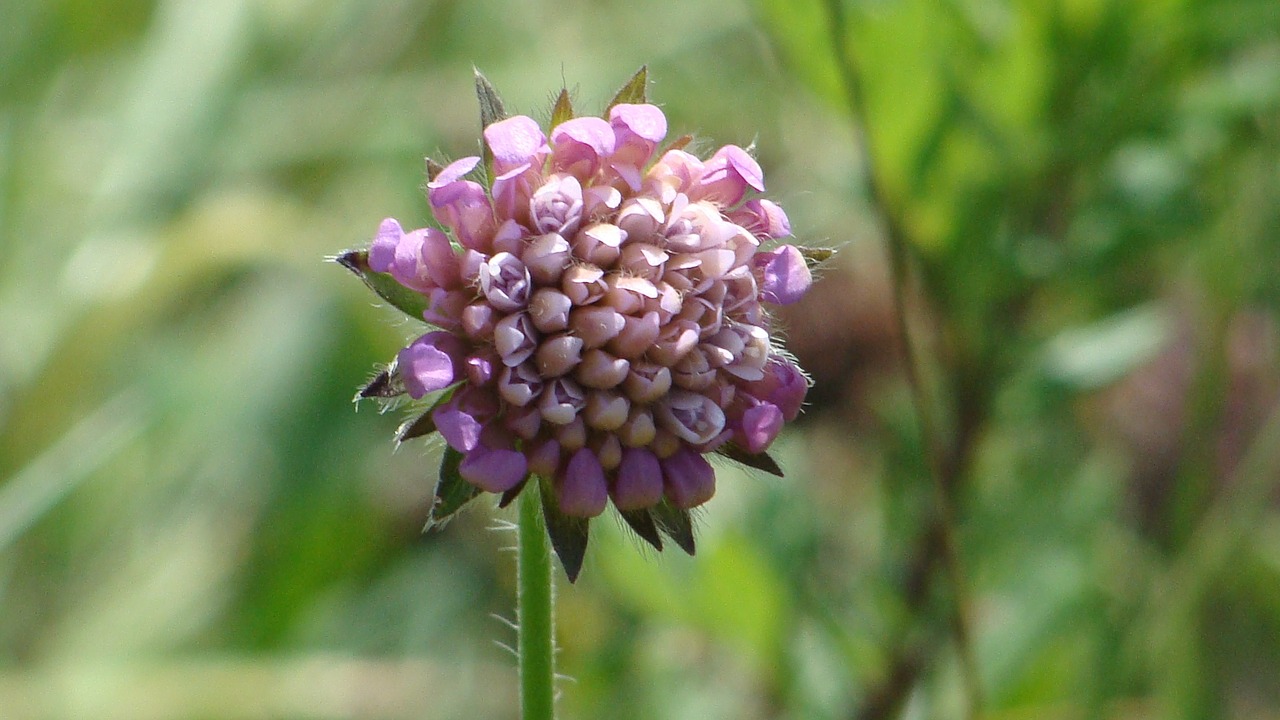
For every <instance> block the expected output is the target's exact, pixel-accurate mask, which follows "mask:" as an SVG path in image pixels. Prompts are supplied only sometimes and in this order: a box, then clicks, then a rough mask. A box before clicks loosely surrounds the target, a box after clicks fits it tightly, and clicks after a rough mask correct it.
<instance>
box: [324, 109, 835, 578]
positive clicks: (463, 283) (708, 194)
mask: <svg viewBox="0 0 1280 720" xmlns="http://www.w3.org/2000/svg"><path fill="white" fill-rule="evenodd" d="M641 88H643V85H641ZM630 95H631V96H629V97H620V99H621V100H622V101H621V102H615V103H614V104H613V105H612V106H611V108H610V110H609V111H608V112H607V113H606V116H605V117H604V118H600V117H569V118H561V119H560V121H559V122H558V123H557V124H556V125H555V126H554V127H553V128H551V129H550V130H548V131H545V132H544V130H543V129H542V128H540V127H539V126H538V124H537V123H536V122H535V121H534V120H532V119H530V118H528V117H524V116H516V117H509V118H501V119H498V120H496V121H494V122H491V123H490V124H489V125H488V126H487V127H486V128H485V130H484V139H485V157H484V158H483V162H484V163H486V164H487V167H488V168H489V171H490V172H489V173H488V176H489V177H492V178H493V180H492V182H490V183H489V184H488V186H486V185H484V184H481V182H479V181H478V180H477V179H476V178H478V177H479V175H480V174H479V173H477V172H476V170H477V168H479V167H480V166H481V163H482V158H480V157H471V158H463V159H461V160H458V161H456V162H454V163H452V164H450V165H448V166H447V167H444V168H443V169H440V170H439V171H438V172H437V173H436V174H435V176H434V177H433V178H432V179H431V181H430V182H429V183H428V186H427V188H428V192H427V194H428V198H429V200H430V205H431V208H432V211H433V213H434V215H435V219H436V221H437V222H438V223H439V224H440V225H441V226H442V229H436V228H426V229H421V230H413V231H411V232H405V231H404V230H403V229H402V228H401V226H400V224H399V223H398V222H396V221H395V220H393V219H387V220H384V221H383V222H382V224H381V226H380V227H379V228H378V231H377V233H376V235H375V237H374V240H373V244H372V246H371V248H370V250H369V251H368V253H367V263H366V265H367V267H366V268H365V271H366V272H365V274H366V275H367V277H366V278H365V279H366V281H367V282H369V284H370V285H371V286H373V287H374V289H375V290H377V291H378V292H379V294H381V295H383V297H385V298H387V299H388V300H389V301H390V302H392V304H394V305H396V306H397V307H401V308H402V309H405V308H408V309H409V310H410V311H411V312H413V313H414V314H416V315H418V316H419V317H420V319H423V320H426V321H427V322H429V323H431V324H432V325H435V326H436V327H437V328H438V329H437V330H434V331H432V332H429V333H427V334H425V335H423V336H422V337H420V338H418V339H417V340H415V341H414V342H413V343H412V344H410V345H409V346H408V347H406V348H405V349H404V350H402V351H401V352H400V354H399V356H398V359H397V362H396V363H395V365H394V366H393V367H394V370H393V371H392V372H394V373H395V374H397V375H398V376H399V378H398V384H397V385H395V386H396V387H402V388H404V391H405V392H407V393H408V394H409V395H411V396H412V397H413V398H415V399H422V398H426V401H427V402H428V403H430V406H429V408H428V410H427V414H428V415H429V418H427V419H426V420H424V419H420V420H417V421H412V422H413V425H414V427H415V428H420V427H425V426H430V427H431V428H433V429H435V430H437V431H439V433H440V434H441V435H442V436H443V437H444V439H445V442H446V443H447V444H448V446H449V449H448V451H447V453H448V454H447V456H446V464H445V465H446V467H445V470H442V480H441V483H442V486H443V485H444V484H445V483H446V482H454V483H468V484H469V485H470V486H471V488H472V492H471V494H472V495H474V494H475V493H477V492H480V491H484V492H494V493H503V494H504V495H503V497H504V501H505V502H509V501H510V500H511V498H513V497H514V494H515V493H518V492H521V491H522V488H524V486H525V485H526V484H527V481H528V480H529V478H530V477H535V478H536V479H537V481H536V482H537V484H538V485H539V486H540V487H541V492H543V494H544V506H545V507H546V508H547V509H548V510H547V511H548V512H554V513H557V514H558V516H562V517H565V518H570V519H573V518H578V519H581V520H583V521H582V522H578V523H577V524H571V525H572V526H573V527H581V528H582V530H581V532H582V534H583V537H582V540H583V542H582V543H581V544H582V546H583V547H585V533H586V527H587V525H586V522H585V519H587V518H590V517H594V516H596V515H599V514H600V513H602V512H604V511H605V510H606V508H607V506H608V505H609V504H610V502H612V504H613V505H614V506H615V507H616V508H617V510H618V511H619V512H620V513H621V514H622V517H623V518H624V519H625V520H626V521H627V522H628V523H630V524H631V525H632V527H634V528H635V529H636V530H637V532H638V533H639V534H640V535H641V536H642V537H644V538H645V539H646V540H649V541H650V542H651V543H653V544H654V545H655V546H657V547H659V549H661V540H660V538H659V537H658V534H657V532H656V531H655V528H657V529H661V530H663V531H664V532H666V534H668V535H669V536H671V537H672V538H673V539H675V540H676V541H677V542H678V543H679V544H681V545H682V547H686V549H689V550H692V537H691V535H690V536H689V537H688V538H684V537H682V536H681V534H680V531H679V530H678V529H677V530H672V527H673V525H672V522H671V521H670V518H671V517H672V513H675V517H683V518H684V519H683V524H684V526H686V527H687V526H688V518H687V511H688V510H689V509H690V508H693V507H696V506H699V505H701V504H703V503H705V502H707V501H708V500H710V499H711V497H712V496H713V495H714V494H715V486H716V479H715V471H714V469H713V468H712V466H711V465H710V464H709V463H708V461H707V458H706V456H707V455H708V454H709V453H713V452H717V453H721V454H725V455H727V456H729V457H731V458H733V459H736V460H739V461H743V462H746V463H747V464H749V465H754V466H755V467H760V468H763V469H766V470H772V471H776V467H777V466H776V465H775V464H774V463H773V462H772V460H768V459H767V455H765V454H764V453H766V451H767V450H768V448H769V445H770V443H772V442H773V440H774V438H776V437H777V436H778V434H779V432H780V431H781V429H782V427H783V425H784V423H785V422H788V421H791V420H794V419H795V417H796V414H797V413H798V412H799V410H800V406H801V404H802V402H803V399H804V395H805V391H806V390H807V387H808V383H807V380H806V379H805V376H804V374H803V373H802V372H801V370H800V369H799V368H798V367H797V366H796V365H795V363H794V362H793V361H792V360H790V359H789V357H788V356H787V355H786V354H785V353H784V352H783V350H782V348H781V347H780V345H779V342H778V339H777V337H776V336H775V335H774V334H772V332H771V330H772V328H771V325H772V320H771V315H770V311H769V306H770V305H771V304H786V303H791V302H795V301H796V300H798V299H799V298H800V297H801V296H802V295H803V294H804V292H805V290H806V289H807V288H808V287H809V285H810V283H811V282H812V278H811V276H810V274H809V269H808V266H807V265H806V262H805V258H804V256H803V255H802V254H801V252H800V251H799V250H798V249H797V248H796V247H794V246H791V245H786V244H778V243H777V240H778V239H779V238H783V237H785V236H787V235H789V234H790V225H789V223H788V221H787V217H786V215H785V213H783V211H782V209H781V208H780V207H779V206H778V205H777V204H776V203H774V202H771V201H769V200H767V199H764V198H762V197H760V196H759V194H760V193H761V192H763V191H764V187H765V186H764V176H763V172H762V171H761V169H760V166H759V164H758V163H757V162H756V161H755V159H754V158H753V157H752V156H751V155H750V153H748V152H747V151H746V150H743V149H742V148H740V147H737V146H734V145H726V146H724V147H722V148H720V149H719V150H717V151H716V152H715V153H714V154H712V155H711V156H710V157H709V158H707V159H705V160H702V159H699V158H697V157H696V156H694V155H692V154H689V153H687V152H685V151H683V150H680V149H679V146H682V144H680V145H679V146H677V147H675V148H669V149H667V150H665V151H663V150H662V149H661V144H662V142H663V141H664V140H665V137H666V132H667V122H666V118H665V116H664V115H663V113H662V111H661V110H660V109H659V108H658V107H656V106H654V105H651V104H648V103H647V102H644V98H643V90H641V92H640V97H635V93H634V92H632V93H631V94H630ZM484 99H485V98H483V97H482V102H483V100H484ZM497 106H498V107H500V104H499V105H497ZM342 259H343V261H344V263H347V260H348V259H349V258H348V256H344V258H342ZM352 262H354V261H352ZM347 264H348V265H349V266H351V263H347ZM424 418H426V416H424ZM428 420H429V422H428ZM414 432H415V434H416V433H418V431H417V430H415V431H414ZM401 434H402V436H404V435H405V434H406V433H405V431H404V430H403V429H402V433H401ZM753 458H754V459H756V460H758V462H754V461H753ZM450 462H452V465H451V464H450ZM446 471H447V473H448V474H449V478H446V477H444V475H445V474H446ZM459 478H460V479H459ZM438 494H440V493H439V492H438ZM452 509H456V508H452ZM664 518H666V520H664ZM548 525H549V526H551V525H552V523H550V522H549V523H548ZM675 525H676V526H679V525H680V523H679V522H677V523H675ZM552 533H553V537H552V540H553V543H554V541H555V540H556V537H555V530H554V529H553V530H552ZM685 540H687V543H686V542H685ZM556 548H557V551H558V552H560V554H561V559H562V561H564V562H565V566H566V569H567V570H568V571H569V574H570V576H571V577H572V576H575V575H576V574H577V570H578V566H579V565H580V563H581V557H580V555H579V556H578V557H577V558H571V557H569V558H567V557H566V556H565V553H564V552H561V546H560V545H558V544H557V546H556Z"/></svg>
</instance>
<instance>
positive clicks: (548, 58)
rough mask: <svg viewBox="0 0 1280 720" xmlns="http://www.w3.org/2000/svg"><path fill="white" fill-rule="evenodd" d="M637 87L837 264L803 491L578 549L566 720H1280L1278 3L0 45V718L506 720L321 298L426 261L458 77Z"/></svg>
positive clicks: (423, 464)
mask: <svg viewBox="0 0 1280 720" xmlns="http://www.w3.org/2000/svg"><path fill="white" fill-rule="evenodd" d="M646 63H647V64H648V66H649V71H650V77H651V78H652V80H653V82H652V84H651V86H650V97H651V99H653V100H654V101H655V102H657V103H659V104H661V105H662V107H663V108H664V110H665V111H666V113H667V116H668V119H669V122H670V125H671V128H672V132H671V135H672V136H673V137H674V136H676V135H680V134H683V133H694V134H696V136H697V137H698V138H699V139H698V144H697V147H699V148H701V149H702V150H704V151H708V150H712V149H714V148H715V147H717V146H718V145H719V144H723V143H736V144H739V145H744V146H745V145H747V144H750V143H752V142H754V143H756V151H757V155H758V157H759V159H760V161H761V164H762V165H763V167H764V168H765V172H766V179H767V181H768V183H769V186H770V191H769V197H771V198H773V199H775V200H777V201H779V202H780V203H781V204H782V205H783V206H784V207H785V208H786V209H787V211H788V212H789V214H790V217H791V221H792V225H793V228H794V229H795V231H796V235H797V237H798V240H799V242H800V243H802V244H810V245H815V246H824V247H835V248H837V249H838V250H839V253H838V255H837V257H836V259H835V260H834V261H832V262H831V263H830V264H829V265H828V266H827V267H826V268H825V269H824V270H823V271H822V273H821V275H822V281H821V282H820V283H819V285H817V286H816V287H815V289H814V291H813V292H812V293H811V294H810V295H809V297H808V298H807V299H806V300H805V301H804V302H802V303H801V304H799V305H796V306H792V307H790V308H787V310H786V312H785V313H783V315H782V318H781V320H782V324H783V325H784V326H785V327H786V328H787V330H786V335H787V336H788V337H789V342H790V347H791V348H792V349H793V350H794V351H795V352H796V354H797V355H798V356H799V357H800V359H801V361H802V362H803V363H804V364H805V365H806V367H808V368H809V369H810V371H811V372H812V373H813V375H814V377H815V380H816V381H817V385H816V387H815V389H814V390H813V392H812V395H811V401H812V406H811V407H810V409H809V410H808V412H807V413H806V414H805V415H804V416H803V417H802V419H801V421H800V422H799V423H797V424H796V425H795V426H794V427H793V428H791V429H788V430H787V431H786V432H785V433H784V435H783V437H782V438H781V439H780V440H779V441H778V443H777V444H776V445H775V450H776V455H777V457H778V458H779V461H780V462H781V463H782V464H783V466H784V467H785V468H786V470H787V478H786V479H784V480H777V479H775V478H772V477H768V476H764V475H761V474H759V473H749V472H743V471H741V470H739V469H735V468H733V467H729V466H727V465H726V466H725V467H723V468H722V469H721V470H720V473H719V477H720V482H719V492H718V494H717V497H716V498H715V499H714V500H713V501H712V502H711V503H710V504H709V505H708V506H707V507H706V510H705V512H703V513H702V514H701V515H700V536H699V540H700V548H699V553H698V556H697V557H696V558H693V559H690V558H687V557H684V556H682V555H679V554H675V553H666V554H663V555H661V556H658V555H656V554H654V553H653V552H651V551H649V550H647V549H646V548H643V547H641V546H640V543H638V542H637V541H636V540H635V539H634V538H632V537H630V536H629V535H628V534H627V533H626V532H625V531H623V530H622V529H621V528H620V523H618V522H616V521H615V520H613V519H612V518H611V517H605V518H603V519H601V520H599V521H597V522H596V523H595V524H594V530H595V532H593V535H592V543H591V547H590V549H589V551H588V554H587V559H586V564H585V566H584V569H583V573H582V577H581V578H580V579H579V581H578V583H577V584H576V585H574V586H569V585H567V584H566V583H563V582H562V583H561V585H560V587H559V588H558V615H559V628H558V635H559V645H560V648H561V649H560V654H559V658H560V671H561V672H562V673H563V674H565V675H566V676H568V677H569V678H572V679H571V680H565V681H564V682H563V683H562V684H561V686H560V690H561V694H562V699H561V701H560V709H561V714H562V715H563V716H564V717H566V718H620V719H628V718H637V719H639V718H689V719H699V720H700V719H704V718H707V719H712V718H734V719H742V718H746V719H751V718H820V719H821V718H876V717H898V716H902V715H904V714H905V716H906V717H912V718H931V717H962V716H963V713H964V708H965V707H966V705H967V700H966V691H965V689H964V688H965V683H964V681H963V677H964V672H963V663H962V662H961V660H960V659H961V658H962V657H964V656H965V655H966V654H968V655H971V656H972V657H973V659H974V661H975V665H974V666H975V667H976V671H977V675H978V678H979V680H980V685H981V691H982V692H981V694H982V716H983V717H988V718H1010V719H1012V718H1036V719H1040V718H1117V719H1129V718H1135V719H1136V718H1165V717H1169V718H1179V717H1187V718H1219V717H1221V718H1270V717H1277V716H1278V715H1280V513H1277V506H1276V500H1277V499H1278V498H1280V491H1278V490H1277V485H1280V419H1278V418H1280V415H1277V397H1278V393H1280V370H1278V368H1280V325H1278V324H1277V317H1278V315H1277V312H1278V311H1280V280H1278V277H1280V272H1278V271H1280V242H1278V240H1280V230H1278V228H1280V3H1276V2H1274V0H1220V1H1210V0H1200V1H1196V0H1184V1H1176V0H1147V1H1144V2H1121V1H1117V2H1106V1H1105V0H1061V1H1059V2H1035V1H1033V0H1016V1H1013V0H1011V1H1007V2H1001V1H998V0H936V1H926V0H876V1H873V0H865V1H862V2H846V3H844V4H843V6H841V5H840V4H839V2H838V0H831V2H817V1H816V0H795V1H794V2H792V1H788V0H762V1H761V2H758V3H754V4H752V3H746V4H744V3H741V2H733V1H732V0H723V1H719V2H677V1H676V0H660V1H658V2H651V3H635V2H621V1H616V2H586V1H585V0H563V1H560V2H555V1H552V0H541V1H537V2H527V3H501V2H496V1H491V0H470V1H467V2H422V1H418V2H408V1H402V2H394V1H386V2H376V3H366V2H357V1H355V0H327V1H324V0H312V1H306V0H260V1H257V2H251V1H250V0H217V1H210V2H187V1H185V0H171V1H169V2H156V3H151V2H141V1H129V0H115V1H114V2H92V1H90V0H65V1H63V2H57V1H50V0H46V1H44V2H40V1H36V2H24V1H22V0H0V717H4V718H93V719H97V718H120V719H122V720H125V719H128V720H134V719H142V720H145V719H149V718H157V719H159V718H193V719H195V718H210V719H212V718H229V719H238V718H255V719H256V718H489V717H495V718H497V717H515V715H516V710H515V705H514V702H515V683H516V676H515V666H514V661H513V659H512V658H511V656H510V655H509V653H508V652H507V651H506V650H504V649H503V648H502V647H501V645H502V644H506V645H511V644H513V642H514V633H513V632H512V631H511V629H510V628H509V627H508V626H507V625H505V624H504V623H503V622H502V620H501V619H500V618H510V617H511V615H512V612H513V611H512V608H513V602H514V600H513V559H512V556H511V553H510V552H508V549H509V547H510V546H511V545H512V543H513V536H512V535H511V534H510V533H509V532H508V531H505V530H502V529H495V528H496V527H498V526H500V525H501V522H502V521H510V520H512V519H513V515H512V513H511V512H509V511H496V512H495V511H492V510H491V509H490V508H489V507H487V505H488V504H489V503H487V501H486V502H481V503H477V505H481V506H484V507H477V508H474V509H472V510H470V511H468V512H466V513H464V514H463V515H462V516H461V517H460V518H458V519H457V520H455V521H454V522H452V523H451V524H450V525H449V526H448V527H447V528H445V529H444V530H442V531H439V532H433V533H431V534H428V535H422V534H421V533H420V529H421V527H422V525H423V523H424V522H425V520H426V514H427V510H428V507H429V501H430V493H431V490H432V484H433V482H434V476H435V470H436V468H437V466H438V463H439V454H440V447H439V445H431V444H430V443H410V444H408V445H406V446H404V447H402V448H400V449H399V450H398V451H395V452H393V444H392V442H391V434H392V432H393V430H394V428H395V425H396V424H397V422H398V421H399V420H400V419H401V416H400V414H399V413H396V412H392V413H388V414H385V415H379V414H378V413H377V412H376V408H375V407H374V406H373V405H369V404H366V405H363V406H361V407H360V408H359V409H360V410H361V411H362V412H359V413H357V412H355V411H354V410H353V407H352V405H351V403H350V399H351V396H352V394H353V392H354V390H355V388H356V387H357V386H359V385H360V384H361V383H362V382H364V381H365V380H366V379H367V378H368V377H369V376H370V372H371V370H372V368H373V366H374V365H375V363H377V362H382V361H385V360H387V359H389V358H390V357H391V356H392V354H394V352H395V351H396V349H397V348H398V347H399V346H400V345H401V344H402V343H403V341H405V340H406V339H407V338H409V337H411V336H412V335H413V333H414V331H415V328H414V327H413V326H412V325H411V324H409V323H407V322H404V321H402V320H400V319H398V318H397V317H396V316H395V313H394V312H393V311H390V310H388V309H386V308H381V307H375V303H374V302H373V297H372V296H371V295H370V294H369V293H368V292H367V291H366V289H365V288H364V287H363V286H361V285H360V283H359V282H358V281H357V280H356V279H355V278H353V277H351V276H350V275H348V274H346V273H345V272H344V271H343V270H342V269H341V268H339V267H337V266H336V265H333V264H331V263H325V262H324V258H325V257H326V256H329V255H332V254H335V253H337V252H340V251H342V250H344V249H346V248H349V247H356V246H361V245H363V244H365V243H367V242H368V239H369V238H370V237H371V236H372V234H373V232H374V230H375V229H376V227H377V225H378V223H379V221H380V220H381V219H382V218H383V217H386V216H395V217H397V218H399V219H400V220H401V221H402V222H403V223H404V224H405V225H406V226H418V225H421V224H424V223H426V222H428V221H429V217H428V213H427V205H426V203H425V200H424V199H423V198H422V196H421V186H422V184H423V182H424V170H423V163H422V160H423V156H424V155H430V156H432V157H433V158H435V159H439V160H443V159H450V158H456V157H461V156H463V155H468V154H473V153H474V152H475V150H476V148H477V144H476V140H477V137H478V131H479V127H478V120H477V111H476V106H475V100H474V93H473V89H472V65H473V64H474V65H477V66H479V67H481V68H482V69H483V70H484V71H485V73H486V74H487V75H488V77H489V78H490V80H491V81H492V82H493V84H494V85H495V86H496V87H497V88H498V89H499V91H500V92H501V93H502V95H503V98H504V99H505V101H506V104H507V106H508V109H509V110H513V111H517V112H527V113H529V114H532V115H533V116H535V117H537V118H539V119H543V120H545V119H546V118H547V116H548V115H549V105H550V101H551V100H552V99H553V98H554V96H555V94H556V93H557V92H558V91H559V90H560V88H561V87H564V86H567V87H568V88H569V89H570V90H571V91H572V92H573V93H574V98H575V102H576V105H577V107H578V109H579V110H580V111H581V112H593V111H598V110H599V109H601V108H602V107H603V106H604V104H605V103H606V102H607V101H608V99H609V97H610V96H611V95H612V93H613V91H614V90H615V89H616V88H617V87H618V86H619V85H620V84H621V83H622V82H623V81H624V80H625V79H626V78H628V77H630V75H631V73H632V72H634V71H635V69H636V68H637V67H639V66H640V65H642V64H646ZM850 80H853V81H854V82H855V83H856V84H857V85H858V86H859V87H860V88H861V92H862V97H863V100H864V102H862V103H858V104H857V105H856V113H855V111H854V109H853V108H851V105H850V103H849V100H848V92H847V90H848V84H849V81H850ZM859 129H863V130H865V137H866V139H867V144H866V146H865V147H867V148H869V149H870V150H869V154H868V153H867V152H865V149H864V148H863V146H861V145H860V144H859V142H858V137H859V135H858V131H859ZM868 157H870V159H871V163H870V165H871V169H872V172H873V177H874V178H875V182H874V185H875V187H877V188H879V192H878V193H873V192H871V186H870V185H869V184H868V182H867V180H866V178H867V177H868V175H867V172H866V170H867V162H866V161H867V159H868ZM886 221H887V222H886ZM887 229H888V230H887ZM890 233H892V234H890ZM888 237H896V238H897V239H898V240H900V241H901V246H902V247H903V248H904V249H905V250H906V257H907V260H908V263H907V266H906V271H905V272H899V273H896V276H897V280H898V281H901V282H903V283H904V286H905V296H906V298H907V317H908V320H909V321H910V323H911V326H912V328H913V333H912V338H913V340H914V344H915V347H916V349H917V351H918V354H919V357H920V362H919V370H920V373H919V376H920V383H919V387H920V389H921V390H923V391H924V392H923V394H924V396H925V398H926V411H927V415H928V417H929V419H930V423H929V425H932V426H933V428H934V430H935V435H934V441H935V443H936V447H937V449H938V454H937V455H936V456H935V457H936V458H937V459H938V460H939V461H940V462H938V463H937V464H936V465H937V467H936V468H934V469H932V470H931V467H930V463H929V462H928V455H927V454H926V453H925V452H924V449H925V447H926V445H927V443H922V441H921V433H920V428H921V424H920V422H919V418H920V415H919V414H918V413H917V412H916V409H915V407H914V406H913V404H912V402H911V393H910V388H909V383H908V382H907V381H906V377H905V375H904V374H903V372H902V367H903V365H902V362H901V360H900V354H899V350H898V348H899V345H898V342H897V339H898V337H899V336H898V334H897V332H896V330H895V328H896V323H895V320H894V312H893V307H894V305H893V294H892V287H893V278H894V276H895V273H892V272H891V269H890V264H889V263H888V261H887V256H886V252H885V249H886V238H888ZM938 488H941V489H942V490H941V495H942V496H944V497H945V498H946V499H947V503H946V504H947V505H948V506H949V507H950V510H951V513H950V515H949V516H948V515H947V514H946V513H943V514H939V513H938V511H937V509H938V507H939V505H938V503H937V499H938V497H939V492H938ZM945 538H951V539H953V540H954V541H955V543H956V546H957V547H958V549H959V558H958V559H959V562H958V563H956V565H957V566H958V567H957V568H956V569H958V570H959V575H960V577H961V578H962V590H961V592H959V593H957V592H956V591H955V590H956V588H955V585H954V583H953V582H952V581H951V576H950V575H949V574H948V573H947V572H946V570H945V568H946V567H947V563H946V562H945V557H946V553H945V552H944V548H945V546H946V543H945ZM560 579H561V580H563V576H561V578H560ZM957 598H959V600H960V601H961V605H962V610H963V612H962V617H963V618H964V620H965V623H966V626H967V631H968V632H967V635H968V641H967V642H966V643H963V644H960V643H957V642H956V634H955V633H954V631H953V625H952V623H951V622H950V620H949V618H951V617H952V612H951V609H952V608H954V607H955V606H956V603H955V601H956V599H957Z"/></svg>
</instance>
